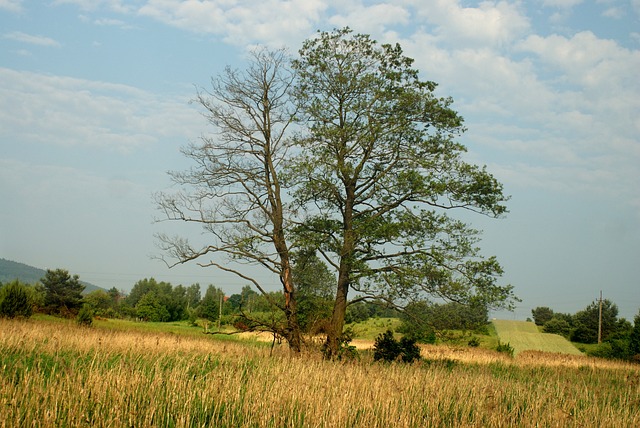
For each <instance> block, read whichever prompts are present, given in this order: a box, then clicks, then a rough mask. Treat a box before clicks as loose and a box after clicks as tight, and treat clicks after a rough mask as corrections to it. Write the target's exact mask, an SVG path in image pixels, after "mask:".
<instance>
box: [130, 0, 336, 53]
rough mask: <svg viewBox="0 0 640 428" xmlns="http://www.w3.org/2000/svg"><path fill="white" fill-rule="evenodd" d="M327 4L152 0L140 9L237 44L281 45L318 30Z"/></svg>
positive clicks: (305, 0)
mask: <svg viewBox="0 0 640 428" xmlns="http://www.w3.org/2000/svg"><path fill="white" fill-rule="evenodd" d="M326 7H327V6H326V5H325V2H323V1H321V0H291V1H280V0H265V1H261V2H255V1H253V0H234V1H231V0H226V1H220V2H206V1H198V0H188V1H184V2H182V1H178V0H149V1H148V2H147V3H146V4H145V5H144V6H142V7H141V8H140V9H139V13H140V14H141V15H145V16H149V17H152V18H154V19H156V20H158V21H161V22H164V23H166V24H169V25H172V26H174V27H178V28H181V29H183V30H187V31H193V32H198V33H209V34H215V35H219V36H222V37H223V39H224V40H225V42H227V43H230V44H233V45H248V44H254V43H266V44H270V45H278V46H281V45H283V44H288V43H287V42H288V41H290V40H291V39H294V40H300V39H301V38H304V37H306V36H307V35H308V34H309V33H310V32H312V31H313V30H315V28H314V26H315V22H317V21H318V20H319V18H320V14H321V13H322V12H323V11H324V10H325V8H326Z"/></svg>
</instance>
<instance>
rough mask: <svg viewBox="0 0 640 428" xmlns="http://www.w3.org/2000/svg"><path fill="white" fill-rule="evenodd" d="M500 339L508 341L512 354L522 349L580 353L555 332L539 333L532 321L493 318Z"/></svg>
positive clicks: (504, 341) (580, 353)
mask: <svg viewBox="0 0 640 428" xmlns="http://www.w3.org/2000/svg"><path fill="white" fill-rule="evenodd" d="M492 323H493V326H494V327H495V329H496V332H497V333H498V337H499V338H500V341H501V342H503V343H509V344H510V345H511V346H512V347H513V350H514V354H518V353H519V352H522V351H529V350H532V351H544V352H556V353H561V354H571V355H582V352H580V351H579V350H578V348H576V347H575V346H573V344H572V343H571V342H569V341H568V340H567V339H565V338H564V337H562V336H560V335H557V334H549V333H540V331H539V330H538V327H537V326H536V325H535V324H534V323H532V322H526V321H507V320H493V321H492Z"/></svg>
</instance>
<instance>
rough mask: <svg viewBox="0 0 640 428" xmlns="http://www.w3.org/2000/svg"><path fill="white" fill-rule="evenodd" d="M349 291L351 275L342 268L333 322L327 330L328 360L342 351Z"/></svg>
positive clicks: (326, 355) (326, 350)
mask: <svg viewBox="0 0 640 428" xmlns="http://www.w3.org/2000/svg"><path fill="white" fill-rule="evenodd" d="M348 293H349V276H348V273H347V271H346V270H345V269H340V273H339V275H338V290H337V292H336V300H335V302H334V304H333V313H332V315H331V323H330V325H329V331H328V332H327V341H326V343H325V349H324V357H325V358H326V359H328V360H331V359H334V358H336V357H337V356H338V352H339V351H340V340H341V337H342V329H343V327H344V318H345V314H346V312H347V294H348Z"/></svg>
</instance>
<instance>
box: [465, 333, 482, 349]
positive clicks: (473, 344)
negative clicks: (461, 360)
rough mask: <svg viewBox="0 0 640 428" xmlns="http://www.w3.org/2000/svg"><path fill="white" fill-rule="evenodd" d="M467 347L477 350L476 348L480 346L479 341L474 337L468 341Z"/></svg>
mask: <svg viewBox="0 0 640 428" xmlns="http://www.w3.org/2000/svg"><path fill="white" fill-rule="evenodd" d="M467 345H469V346H470V347H471V348H477V347H478V346H480V339H478V338H477V337H475V336H474V337H472V338H471V339H469V342H467Z"/></svg>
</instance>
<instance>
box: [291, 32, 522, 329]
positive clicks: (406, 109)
mask: <svg viewBox="0 0 640 428" xmlns="http://www.w3.org/2000/svg"><path fill="white" fill-rule="evenodd" d="M299 52H300V56H299V58H298V59H297V60H295V61H294V62H293V67H294V71H295V72H296V75H297V77H298V80H297V82H296V85H295V87H294V89H293V94H294V96H295V98H296V102H297V105H298V106H299V117H300V118H301V119H302V120H303V121H304V122H305V123H307V124H308V125H309V127H308V129H306V130H303V132H301V133H300V135H299V137H298V138H297V139H296V143H298V145H299V148H300V151H299V153H300V155H299V156H297V157H296V158H294V159H292V162H291V163H290V166H291V168H290V170H289V171H288V176H287V181H288V182H289V183H296V185H297V187H296V189H295V193H294V197H295V199H296V202H297V203H299V204H300V205H301V206H305V207H309V210H308V216H307V217H306V221H305V222H304V223H303V224H301V225H300V227H298V228H297V230H296V231H295V232H296V238H297V239H298V240H299V241H301V242H304V244H305V245H306V246H308V247H311V248H317V249H319V250H320V251H321V252H322V253H323V254H326V255H327V258H329V259H331V260H334V261H335V262H334V265H335V266H336V267H337V269H338V271H339V272H338V275H337V277H338V284H337V293H336V297H337V299H336V301H338V302H341V301H344V300H346V299H347V296H348V293H349V291H350V289H352V290H353V291H356V292H361V293H363V294H365V295H367V296H377V297H381V298H383V299H385V300H386V299H389V300H400V299H403V298H406V297H408V296H413V295H416V294H427V295H436V296H444V297H446V298H449V299H451V300H456V301H462V302H471V301H474V300H477V301H481V302H484V303H485V304H486V305H488V306H491V307H508V306H510V305H511V304H512V302H513V301H514V299H515V297H514V296H513V293H512V287H511V286H508V285H506V286H502V285H499V284H498V282H497V281H498V277H499V276H500V275H501V274H502V269H501V267H500V265H499V263H498V262H497V260H496V259H495V258H493V257H490V258H487V259H485V258H483V257H482V255H481V253H480V250H479V248H478V246H477V242H478V239H479V232H478V231H476V230H474V229H473V228H471V227H469V226H468V225H467V224H465V223H462V222H460V221H458V220H456V219H454V218H452V217H450V216H449V212H450V210H451V209H455V208H463V207H464V208H468V209H471V210H473V211H476V212H481V213H484V214H487V215H490V216H500V215H502V214H504V213H505V212H506V207H505V205H504V203H505V201H506V200H507V199H508V198H506V197H505V196H504V195H503V193H502V185H501V184H500V183H499V182H498V181H497V180H496V179H495V178H494V177H493V176H492V175H491V174H489V173H488V172H487V171H486V168H483V167H478V166H475V165H470V164H468V163H466V162H465V161H464V157H463V154H464V152H465V147H464V146H463V145H462V144H459V143H457V142H456V141H455V138H456V137H457V136H459V135H460V134H461V133H463V132H464V126H463V121H462V118H461V117H460V116H459V115H458V114H457V113H456V112H455V111H454V110H452V109H451V104H452V102H453V101H452V100H451V99H450V98H438V97H437V96H436V95H435V93H434V91H435V88H436V84H435V83H434V82H430V81H422V80H420V74H419V71H418V70H417V69H414V68H413V67H412V64H413V62H414V60H413V59H412V58H408V57H406V56H404V54H403V52H402V49H401V47H400V46H399V45H388V44H378V43H377V42H376V41H374V40H372V39H371V38H370V37H369V36H368V35H364V34H354V33H353V32H352V31H351V30H350V29H348V28H344V29H338V30H335V31H333V32H320V33H319V34H318V36H317V37H313V38H310V39H308V40H306V41H305V42H304V43H303V46H302V49H300V51H299ZM334 308H335V309H336V310H338V311H342V310H343V308H344V306H343V305H341V304H338V305H335V306H334ZM341 315H345V314H341ZM335 327H336V328H333V331H335V332H338V331H341V327H342V326H335ZM334 334H335V333H334Z"/></svg>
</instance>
